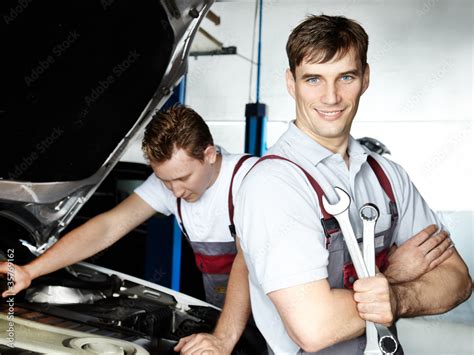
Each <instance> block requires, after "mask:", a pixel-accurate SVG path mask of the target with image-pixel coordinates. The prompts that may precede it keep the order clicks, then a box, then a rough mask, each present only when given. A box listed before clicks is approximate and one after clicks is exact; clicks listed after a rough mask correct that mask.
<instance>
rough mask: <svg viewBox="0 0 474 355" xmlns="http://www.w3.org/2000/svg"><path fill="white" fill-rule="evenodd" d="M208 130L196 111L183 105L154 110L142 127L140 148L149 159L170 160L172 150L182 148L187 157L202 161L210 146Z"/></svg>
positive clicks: (210, 137) (156, 160)
mask: <svg viewBox="0 0 474 355" xmlns="http://www.w3.org/2000/svg"><path fill="white" fill-rule="evenodd" d="M213 144H214V142H213V140H212V136H211V132H210V131H209V127H208V126H207V124H206V122H204V120H203V119H202V117H201V116H199V114H198V113H197V112H196V111H194V110H192V109H190V108H188V107H185V106H181V105H179V106H173V107H171V108H170V109H168V110H166V111H163V112H158V113H156V114H155V115H154V116H153V118H152V119H151V121H150V123H148V125H147V126H146V128H145V134H144V136H143V141H142V150H143V153H144V155H145V158H146V159H147V160H149V161H151V162H156V163H162V162H164V161H166V160H169V159H171V156H172V155H173V152H174V150H175V149H180V148H182V149H184V150H186V152H187V153H188V154H189V156H191V157H193V158H195V159H198V160H201V161H202V160H204V150H205V149H206V148H207V147H208V146H209V145H213Z"/></svg>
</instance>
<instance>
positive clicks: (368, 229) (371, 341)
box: [359, 203, 382, 355]
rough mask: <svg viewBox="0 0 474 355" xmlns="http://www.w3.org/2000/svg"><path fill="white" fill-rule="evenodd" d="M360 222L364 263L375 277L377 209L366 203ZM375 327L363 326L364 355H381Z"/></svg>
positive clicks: (362, 208)
mask: <svg viewBox="0 0 474 355" xmlns="http://www.w3.org/2000/svg"><path fill="white" fill-rule="evenodd" d="M359 216H360V219H361V220H362V238H363V252H364V261H365V265H366V266H367V272H368V274H369V276H370V277H372V276H375V224H376V223H377V219H378V218H379V209H378V208H377V206H375V205H374V204H371V203H367V204H365V205H364V206H362V207H361V208H360V209H359ZM375 327H376V326H375V325H374V324H373V323H371V322H366V324H365V335H366V338H367V344H366V346H365V350H364V355H379V354H382V353H381V351H380V348H379V345H378V336H377V329H376V328H375Z"/></svg>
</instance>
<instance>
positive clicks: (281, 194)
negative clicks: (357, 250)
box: [235, 15, 471, 354]
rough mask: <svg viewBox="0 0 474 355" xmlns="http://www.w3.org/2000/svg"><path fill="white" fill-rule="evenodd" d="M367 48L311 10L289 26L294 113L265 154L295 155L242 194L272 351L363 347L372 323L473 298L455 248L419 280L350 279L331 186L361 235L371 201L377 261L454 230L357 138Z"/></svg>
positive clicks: (241, 227) (267, 164)
mask: <svg viewBox="0 0 474 355" xmlns="http://www.w3.org/2000/svg"><path fill="white" fill-rule="evenodd" d="M367 47H368V36H367V34H366V32H365V30H364V29H363V28H362V27H361V26H360V25H359V24H358V23H356V22H355V21H352V20H349V19H346V18H344V17H339V16H325V15H322V16H310V17H308V18H307V19H306V20H305V21H304V22H302V23H301V24H300V25H299V26H297V27H296V28H295V29H294V30H293V31H292V33H291V35H290V37H289V39H288V43H287V54H288V58H289V64H290V69H288V70H287V73H286V82H287V88H288V91H289V93H290V95H291V96H292V97H293V98H294V100H295V103H296V120H295V121H294V122H292V123H291V124H290V126H289V128H288V130H287V131H286V132H285V133H284V134H283V135H282V137H281V138H280V139H279V140H278V142H277V143H276V144H275V145H274V146H273V147H272V149H271V150H270V151H269V153H268V154H269V155H271V154H273V155H278V156H281V157H284V158H286V159H289V160H291V162H288V161H284V160H281V159H278V158H276V157H275V158H274V159H270V158H266V159H265V160H263V161H260V162H259V163H258V164H256V165H255V167H254V168H253V169H252V170H251V171H250V172H249V174H248V175H247V177H246V178H245V179H244V181H243V183H242V185H241V188H240V190H239V193H238V196H237V198H236V206H235V208H236V210H235V222H236V227H237V235H238V237H239V238H238V239H239V240H240V246H241V249H242V251H243V254H244V258H245V261H246V264H247V267H248V272H249V282H250V296H251V305H252V312H253V316H254V319H255V322H256V324H257V326H258V327H259V329H260V331H261V332H262V334H263V335H264V337H265V339H266V341H267V343H268V345H269V348H270V349H271V351H272V352H274V353H275V354H296V353H300V352H299V351H301V349H302V351H303V352H306V353H317V354H362V353H363V349H364V347H365V335H364V334H363V333H364V330H365V320H368V321H372V322H376V323H380V324H384V325H386V326H391V325H392V324H394V322H395V321H396V320H397V319H398V318H400V317H413V316H418V315H427V314H435V313H442V312H445V311H447V310H449V309H451V308H453V307H454V306H456V305H458V304H459V303H461V302H462V301H464V300H466V299H467V298H468V297H469V295H470V294H471V278H470V276H469V273H468V270H467V267H466V265H465V263H464V262H463V261H462V259H461V257H460V256H459V254H458V253H457V252H456V251H455V249H454V248H451V249H452V253H451V255H450V256H449V257H448V258H447V259H446V260H444V261H443V262H442V263H441V264H440V265H438V266H437V267H435V268H433V269H432V270H430V271H428V272H426V273H425V274H423V275H421V276H420V277H418V278H417V279H415V280H412V279H410V277H406V275H405V271H404V270H405V269H406V268H408V267H410V266H409V265H408V264H405V265H403V264H402V265H401V268H399V269H397V270H395V275H397V274H399V275H400V276H401V278H400V279H399V281H403V282H399V283H395V284H390V283H389V281H388V280H387V278H386V276H384V274H382V273H378V274H377V275H376V276H375V277H369V278H366V279H361V280H357V281H355V282H354V280H355V278H354V274H353V270H352V269H351V265H350V259H349V257H348V253H347V247H346V246H345V243H344V242H343V240H342V235H341V232H340V230H339V228H338V226H337V225H335V224H334V223H333V222H334V221H331V219H330V218H327V216H325V213H324V212H325V211H324V210H322V206H321V204H320V197H321V195H322V191H323V192H324V194H325V195H326V197H327V198H328V200H329V201H330V202H331V203H335V202H337V200H338V198H337V195H336V194H335V191H334V186H339V187H341V188H343V189H344V190H345V191H347V192H348V193H349V195H350V196H351V199H352V204H351V207H350V211H349V212H350V219H351V222H352V224H353V227H354V229H355V231H356V235H362V233H361V222H360V219H359V216H358V210H359V208H360V207H361V206H362V205H364V204H365V203H367V202H370V203H374V204H376V205H377V206H378V208H379V210H380V218H379V220H378V222H377V229H376V233H377V234H376V235H377V239H376V247H377V249H376V252H377V255H378V261H379V262H378V265H379V267H383V264H384V262H383V261H384V259H386V254H387V251H388V250H389V248H390V247H391V246H392V245H394V244H396V245H398V246H401V245H405V244H406V243H409V242H407V241H412V243H413V240H415V241H417V240H420V239H422V240H423V239H426V240H430V239H431V238H428V237H430V236H432V238H435V239H436V238H440V237H441V236H442V235H443V234H444V235H446V234H447V233H446V232H439V231H438V230H439V229H443V230H444V229H445V227H444V226H443V225H442V223H441V222H440V220H439V219H438V217H437V216H436V214H435V213H434V212H433V211H432V210H431V209H430V208H429V207H428V205H427V204H426V202H425V201H424V200H423V198H422V196H421V195H420V194H419V192H418V191H417V189H416V188H415V186H414V185H413V183H412V182H411V180H410V179H409V177H408V175H407V173H406V172H405V171H404V170H403V169H402V168H401V167H400V166H399V165H397V164H395V163H394V162H392V161H390V160H388V159H385V158H383V157H382V156H380V155H378V154H374V153H371V152H369V151H368V150H367V149H365V148H364V147H362V146H361V145H360V144H359V143H358V142H357V141H356V140H354V139H353V138H352V137H351V136H350V130H351V125H352V122H353V119H354V117H355V115H356V113H357V109H358V106H359V99H360V97H361V96H362V94H363V93H364V92H365V91H366V89H367V88H368V86H369V76H370V75H369V73H370V70H369V65H368V64H367V61H366V60H367ZM294 163H296V164H298V165H299V167H298V166H296V165H295V164H294ZM303 169H304V170H305V171H306V172H307V173H308V174H309V176H310V177H311V179H313V180H314V181H315V182H317V183H318V184H319V185H320V187H321V188H322V191H317V189H315V188H314V187H313V186H314V185H312V184H311V183H310V178H308V177H307V176H306V175H305V174H304V172H303ZM322 219H324V220H322ZM426 226H429V227H426ZM413 236H414V237H413ZM412 237H413V238H412ZM411 238H412V239H411ZM405 242H406V243H405ZM404 243H405V244H404ZM415 244H416V242H415ZM402 247H403V246H402ZM426 251H427V252H428V251H429V248H428V249H427V250H426ZM398 266H400V264H399V265H398Z"/></svg>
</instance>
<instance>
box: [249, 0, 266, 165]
mask: <svg viewBox="0 0 474 355" xmlns="http://www.w3.org/2000/svg"><path fill="white" fill-rule="evenodd" d="M259 10H260V11H259V21H258V51H257V53H258V54H257V55H258V59H257V87H256V102H255V103H249V104H247V105H245V153H249V154H252V155H257V156H262V155H263V154H265V152H266V151H267V105H265V104H263V103H261V102H260V68H261V54H262V13H263V1H262V0H260V1H259Z"/></svg>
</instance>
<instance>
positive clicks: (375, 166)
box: [367, 155, 396, 203]
mask: <svg viewBox="0 0 474 355" xmlns="http://www.w3.org/2000/svg"><path fill="white" fill-rule="evenodd" d="M367 162H368V163H369V165H370V167H371V168H372V170H373V171H374V173H375V176H377V179H378V180H379V183H380V185H381V186H382V189H383V190H384V191H385V193H386V194H387V196H388V197H389V199H390V201H392V202H393V203H395V202H396V201H395V195H394V194H393V190H392V184H390V180H388V177H387V175H386V174H385V171H383V169H382V167H381V166H380V164H379V163H378V162H377V161H376V160H375V159H374V158H373V157H372V156H370V155H369V156H368V157H367Z"/></svg>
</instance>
